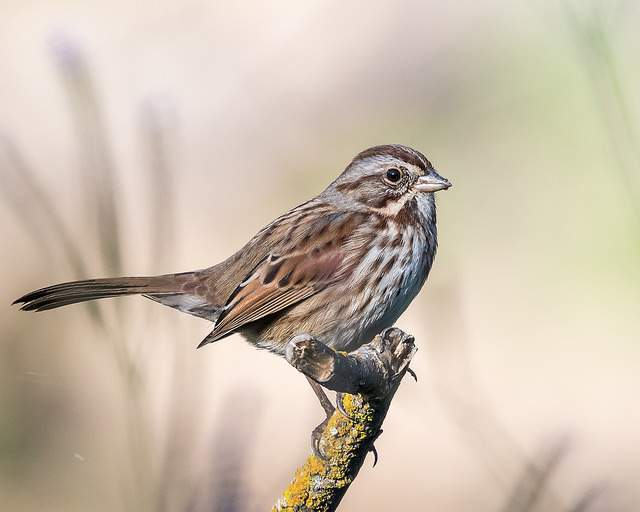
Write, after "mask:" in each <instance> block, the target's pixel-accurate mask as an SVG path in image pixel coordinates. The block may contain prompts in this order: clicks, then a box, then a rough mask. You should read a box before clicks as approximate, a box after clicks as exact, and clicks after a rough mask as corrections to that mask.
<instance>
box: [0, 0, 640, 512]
mask: <svg viewBox="0 0 640 512" xmlns="http://www.w3.org/2000/svg"><path fill="white" fill-rule="evenodd" d="M639 18H640V12H639V11H638V8H637V7H636V6H635V5H634V3H633V2H604V1H602V2H597V1H590V2H569V1H567V2H544V1H542V2H533V1H529V2H527V1H524V0H523V1H516V2H508V1H501V0H494V1H489V0H485V1H481V2H473V1H467V0H454V1H450V2H446V4H445V3H444V2H437V1H435V0H431V1H426V2H418V1H409V0H404V1H402V0H401V1H397V0H394V1H381V2H365V1H352V2H338V1H322V2H320V1H315V0H311V1H305V2H298V1H286V0H285V1H276V2H250V1H241V2H235V3H233V5H232V3H231V2H217V1H206V2H205V1H201V0H186V1H182V2H178V1H174V0H166V1H163V2H150V1H147V0H142V1H138V2H135V3H132V2H124V1H118V0H116V1H111V2H97V1H92V2H87V1H71V0H68V1H63V0H54V1H49V2H43V1H36V0H21V1H20V2H18V1H11V0H5V1H3V2H2V3H1V4H0V83H1V84H2V94H0V136H1V137H2V140H3V142H2V150H1V151H0V172H1V173H2V182H0V186H2V189H3V190H2V194H1V195H0V218H2V223H1V226H2V227H1V230H2V231H1V235H2V236H1V238H2V244H1V245H2V249H1V250H0V269H1V271H2V276H1V279H2V283H3V286H2V287H1V289H0V304H2V305H3V306H2V307H1V308H0V325H1V326H2V327H1V331H0V332H1V339H0V383H1V384H0V496H2V502H3V505H2V507H1V508H3V509H5V508H6V510H20V511H22V510H24V511H27V510H39V511H47V512H49V511H63V510H64V511H67V510H91V511H103V510H104V511H107V510H109V511H111V510H136V511H138V510H162V509H164V510H187V509H188V507H187V503H191V504H192V505H193V508H192V509H191V510H212V509H213V510H223V509H224V505H225V503H226V504H231V505H233V504H235V505H234V506H235V507H236V509H238V510H265V509H268V507H270V506H271V505H272V504H273V503H274V502H275V500H276V498H277V497H278V496H279V494H280V492H281V491H282V490H283V489H284V487H285V486H286V485H287V483H288V482H289V480H290V479H291V477H292V475H293V472H294V470H295V468H296V467H297V466H298V465H299V464H300V463H301V462H302V460H303V458H304V457H305V456H306V454H307V453H308V450H309V434H310V432H311V430H312V428H313V427H314V426H315V425H316V424H317V423H318V422H319V421H320V420H321V419H322V411H321V410H320V408H319V407H318V406H317V404H316V402H315V398H314V397H313V395H312V393H311V390H310V389H309V388H308V386H307V385H306V383H305V382H304V379H303V378H302V377H301V376H300V375H298V374H297V373H296V372H295V371H294V370H293V369H291V368H290V367H288V365H287V364H286V363H285V362H284V361H282V360H280V359H278V358H276V357H274V356H272V355H270V354H268V353H265V352H258V351H256V350H254V349H253V348H252V347H250V346H248V345H247V344H245V343H244V342H243V341H241V339H240V338H237V337H232V338H230V339H227V340H224V341H222V342H220V343H216V344H214V345H213V346H207V347H206V348H205V349H203V350H199V351H196V350H195V346H196V345H197V344H198V343H199V342H200V340H201V339H202V338H203V337H204V336H205V335H206V334H207V332H208V325H207V324H206V322H203V321H201V320H198V319H195V318H187V317H184V316H182V315H180V314H178V313H176V312H174V311H171V310H169V309H166V308H162V307H160V306H159V305H155V304H152V303H150V302H147V301H144V300H142V299H139V298H131V299H122V300H120V301H116V302H117V304H114V303H113V301H112V302H111V303H108V304H104V305H102V306H101V311H102V312H103V313H102V315H103V317H102V318H104V319H105V324H104V325H105V326H104V327H100V326H99V325H97V323H96V321H95V320H92V317H91V316H90V314H88V311H89V310H88V309H87V308H86V307H83V306H75V307H70V308H66V309H63V310H58V311H55V312H49V313H43V314H38V315H33V314H26V313H21V312H19V311H18V309H17V308H16V307H9V304H10V303H11V301H12V300H14V299H15V298H16V297H18V296H19V295H21V294H23V293H25V292H27V291H29V290H31V289H34V288H37V287H40V286H44V285H47V284H53V283H55V282H60V281H64V280H70V279H73V278H75V277H76V273H75V270H74V266H73V265H72V264H70V262H69V258H68V257H67V256H65V253H64V250H63V249H62V248H61V245H60V243H59V240H60V236H59V233H58V232H57V231H55V229H54V228H53V227H52V223H51V220H52V218H53V216H52V214H51V212H48V213H43V210H42V206H43V204H44V203H46V202H47V201H49V202H50V204H51V207H52V208H53V211H55V212H56V215H59V218H60V219H61V222H62V224H63V225H64V226H65V228H64V229H65V230H66V231H67V233H68V235H69V238H70V239H71V240H72V241H73V246H74V247H75V249H76V250H77V251H78V252H79V253H80V254H82V255H83V257H84V262H85V265H86V267H87V272H88V274H89V275H92V276H102V275H111V271H110V269H109V268H108V266H107V265H105V263H104V261H103V258H102V256H101V253H100V249H99V245H98V243H97V238H98V236H99V233H98V230H97V229H96V223H95V214H94V210H95V208H94V206H95V205H94V204H93V202H92V199H91V197H90V195H89V192H88V188H87V184H88V183H89V184H90V183H91V182H92V180H93V179H94V178H95V179H97V178H96V176H97V173H95V174H94V171H95V170H96V168H97V167H96V165H95V160H94V161H92V160H90V158H91V157H92V155H95V152H92V150H91V147H90V146H88V141H91V140H96V139H97V140H106V147H107V149H108V152H107V155H108V156H107V158H106V159H105V158H104V157H103V158H102V159H98V160H99V162H101V163H102V164H104V162H105V161H109V162H111V164H112V167H111V168H112V170H113V174H114V183H115V185H114V189H115V201H116V205H117V207H116V212H117V219H118V221H119V223H120V229H121V232H120V234H119V235H118V239H119V241H120V243H121V247H122V249H120V250H119V251H120V253H119V254H120V256H121V258H122V272H123V273H126V274H149V273H160V272H173V271H181V270H191V269H195V268H201V267H206V266H209V265H211V264H213V263H215V262H217V261H219V260H221V259H223V258H224V257H226V256H228V255H229V254H230V253H231V252H232V251H234V250H235V249H237V248H238V247H240V246H241V245H242V244H243V243H244V242H245V241H246V240H247V239H248V238H249V237H250V236H252V235H253V234H254V233H255V231H257V230H258V229H259V228H260V227H262V226H263V225H265V224H266V223H267V222H269V221H270V220H271V219H273V218H274V217H275V216H277V215H278V214H280V213H282V212H283V211H285V210H286V209H288V208H290V207H292V206H294V205H296V204H298V203H300V202H302V201H304V200H305V199H307V198H308V197H310V196H312V195H314V194H316V193H318V192H320V191H321V190H322V188H323V187H324V186H326V185H327V184H328V183H329V182H330V181H331V180H332V179H333V178H334V177H335V176H336V175H337V174H338V173H339V172H340V171H341V170H342V169H343V168H344V166H345V165H346V164H347V163H348V162H349V160H350V159H351V158H352V157H353V156H354V155H355V154H356V153H357V152H359V151H360V150H362V149H364V148H366V147H368V146H371V145H374V144H379V143H387V142H398V143H403V144H407V145H411V146H413V147H415V148H416V149H419V150H421V151H423V152H424V153H425V154H426V155H427V157H428V158H430V160H431V161H432V162H433V163H434V165H435V166H436V168H437V169H438V170H439V171H440V173H441V174H442V175H444V176H446V177H447V178H448V179H450V180H451V181H452V183H453V184H454V187H453V188H452V189H450V190H449V191H447V192H445V193H441V194H439V195H438V204H439V231H440V249H439V254H438V257H437V260H436V264H435V266H434V269H433V271H432V275H431V277H430V279H429V282H428V283H427V286H426V288H425V290H424V291H423V292H422V293H421V295H420V296H419V297H418V299H416V301H415V302H414V303H413V305H412V306H411V308H410V309H409V311H408V312H407V313H406V314H405V315H404V316H403V318H401V320H400V321H399V326H400V327H402V328H403V329H405V330H407V331H409V332H411V333H413V334H414V335H415V336H416V338H417V343H418V346H419V352H418V354H417V355H416V358H415V360H414V363H413V364H412V367H413V368H414V369H415V371H416V372H417V374H418V376H419V380H418V383H417V384H416V383H414V382H413V381H410V380H407V381H406V382H404V383H403V384H402V386H401V388H400V391H399V392H398V395H397V397H396V399H395V401H394V403H393V406H392V408H391V410H390V413H389V416H388V418H387V421H386V423H385V429H384V434H383V435H382V437H381V438H380V439H379V441H378V442H377V445H376V446H377V449H378V452H379V454H380V461H379V463H378V465H377V467H376V468H375V469H372V468H371V467H370V466H371V464H370V463H367V464H366V465H365V467H364V468H363V470H362V472H361V474H360V476H359V478H358V480H357V481H356V482H355V484H354V485H353V486H352V488H351V489H350V491H349V492H348V494H347V496H346V498H345V499H344V502H343V504H342V506H341V510H345V511H348V510H353V511H356V510H371V511H377V510H401V509H404V508H406V509H410V510H443V511H453V512H455V511H468V510H474V511H479V512H482V511H499V510H522V508H518V507H517V506H515V508H514V507H512V508H509V506H508V505H507V503H508V501H509V497H510V496H512V495H513V494H514V493H515V494H517V495H518V496H520V497H521V496H522V494H521V493H520V492H519V491H517V489H518V487H517V485H518V482H520V483H522V480H521V479H522V476H523V472H524V471H525V468H526V467H527V464H529V463H535V464H539V465H541V466H544V464H545V461H546V462H548V459H549V457H550V456H552V455H553V454H554V453H556V452H557V449H558V447H559V446H560V447H564V449H565V451H564V452H562V454H561V455H562V456H561V457H560V460H559V463H558V465H557V466H556V467H554V471H553V473H552V474H551V475H550V477H549V482H548V485H545V486H544V488H543V490H542V491H541V493H540V499H541V500H542V501H543V502H544V503H546V506H547V508H545V510H569V509H571V507H572V506H573V505H575V504H576V502H577V501H578V500H579V499H580V498H581V497H582V496H583V495H584V494H585V493H586V492H588V491H589V490H592V489H593V488H597V489H600V490H601V491H602V492H600V493H599V494H598V495H597V497H596V498H595V499H594V500H593V501H592V502H591V505H592V506H593V509H592V510H624V511H627V510H629V511H631V510H637V509H638V508H639V507H640V490H639V488H638V482H640V458H639V457H638V454H639V453H640V434H639V432H640V370H639V367H640V265H639V262H640V235H639V232H640V231H639V229H640V228H639V218H638V211H640V203H639V201H638V198H639V197H640V179H639V174H640V170H639V169H638V161H639V158H638V144H639V142H638V138H637V136H636V137H635V138H634V137H629V131H628V128H629V126H631V127H632V129H633V130H635V133H636V134H637V133H638V132H637V130H638V112H640V105H639V103H638V99H639V96H638V94H637V91H638V90H640V74H639V71H638V70H639V69H640V66H638V52H637V50H638V47H639V45H640V19H639ZM581 27H582V29H584V28H585V27H587V28H588V30H586V29H585V30H586V32H585V33H581ZM585 34H586V35H585ZM598 34H603V35H604V40H605V41H606V42H607V44H608V45H609V46H608V48H609V49H610V50H611V54H610V58H602V55H603V52H602V50H598V48H600V49H601V48H602V47H599V46H597V44H598V43H599V41H601V39H599V38H598ZM589 41H590V42H591V43H589ZM594 48H595V49H594ZM74 54H78V55H81V56H83V57H82V58H83V59H85V60H84V62H85V63H86V64H87V66H88V69H89V77H90V78H89V80H90V82H91V83H92V84H93V91H94V93H95V99H96V100H95V101H96V105H97V106H98V107H99V110H100V112H101V114H100V115H101V120H102V129H103V130H104V137H105V139H101V138H100V137H98V133H99V131H98V129H96V128H95V126H93V127H91V126H90V125H87V124H86V123H85V124H82V125H80V126H81V128H80V133H79V132H78V129H77V127H78V125H77V123H76V122H75V121H74V119H75V118H74V114H73V112H77V111H78V108H79V107H82V105H81V104H80V101H79V96H78V93H77V92H76V93H73V92H71V90H70V87H69V84H70V83H74V82H73V81H71V82H70V81H69V80H70V79H69V76H70V75H69V71H68V68H65V65H69V62H70V61H69V59H70V58H72V57H73V55H74ZM65 59H66V60H65ZM65 63H66V64H65ZM609 64H611V65H612V66H613V69H614V70H615V73H616V76H617V78H618V80H619V86H620V87H619V94H620V95H619V96H617V97H616V95H615V92H616V86H615V84H614V85H613V86H612V82H611V81H610V76H611V75H610V74H609V73H610V70H611V69H612V68H610V67H608V65H609ZM65 69H67V71H65ZM83 80H84V79H83ZM82 83H83V84H84V86H85V87H86V86H87V82H86V81H85V82H82ZM65 84H66V85H65ZM620 98H622V100H623V102H624V104H622V107H620V105H621V104H620V103H619V102H618V100H620ZM85 107H86V105H85ZM80 111H81V112H83V111H84V110H80ZM150 134H151V135H153V134H155V135H157V136H161V137H162V138H163V140H165V145H164V146H163V147H164V150H165V151H166V154H167V155H168V156H167V157H166V158H165V159H164V160H161V161H163V162H164V163H165V164H166V165H167V166H168V168H169V173H170V174H169V177H168V180H169V184H170V186H169V190H167V189H166V188H163V187H162V186H157V185H158V184H159V183H160V184H161V179H160V178H159V177H158V175H157V174H155V175H154V174H153V172H152V171H154V170H155V171H156V172H157V171H158V164H157V163H156V164H153V161H154V158H153V156H154V155H155V156H156V157H158V155H159V152H158V148H157V147H156V148H155V149H154V148H153V147H150V144H149V140H150V139H149V138H150ZM11 148H13V149H11ZM634 151H635V154H634ZM150 155H151V156H150ZM18 158H19V159H22V160H23V161H24V162H23V164H24V165H26V166H28V169H29V171H28V172H30V173H31V174H30V175H32V177H33V179H34V180H35V181H36V183H38V184H39V186H40V187H41V188H42V190H43V191H44V195H45V196H46V197H47V198H48V199H47V201H44V202H43V200H42V198H39V197H37V196H36V195H34V193H33V189H32V188H29V187H28V186H27V185H25V182H24V177H25V176H26V175H27V174H25V173H26V172H27V171H25V168H24V167H23V168H20V167H19V165H18V161H17V159H18ZM87 178H88V179H87ZM154 184H155V185H156V186H154ZM163 193H165V194H166V196H162V197H164V199H161V202H162V205H163V206H162V207H161V208H160V209H159V210H158V209H156V210H154V204H155V203H154V202H153V197H156V196H154V194H163ZM56 218H57V217H56ZM158 225H159V226H160V227H161V230H162V232H163V236H161V237H160V238H155V239H154V229H155V228H156V227H158ZM154 240H156V242H154ZM154 243H157V244H158V245H157V247H160V248H161V249H160V250H154ZM114 250H116V248H114ZM132 368H133V370H132ZM550 454H551V455H550ZM371 461H372V459H371ZM529 483H530V482H529ZM234 493H235V494H234ZM231 505H229V506H230V507H231ZM226 510H233V507H231V508H227V509H226Z"/></svg>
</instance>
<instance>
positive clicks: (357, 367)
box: [272, 328, 417, 512]
mask: <svg viewBox="0 0 640 512" xmlns="http://www.w3.org/2000/svg"><path fill="white" fill-rule="evenodd" d="M416 350H417V349H416V347H415V345H414V338H413V336H410V335H407V334H405V333H404V332H402V331H401V330H400V329H396V328H390V329H386V330H385V331H383V332H382V333H381V334H379V335H378V336H376V337H375V339H374V340H373V341H372V342H371V343H368V344H367V345H364V346H362V347H360V348H359V349H358V350H356V351H354V352H351V353H349V354H345V353H341V352H336V351H334V350H333V349H331V348H330V347H327V346H326V345H324V344H323V343H321V342H320V341H318V340H316V339H315V338H313V337H312V336H309V335H307V334H301V335H297V336H294V337H293V338H292V339H291V340H290V342H289V345H288V346H287V349H286V355H285V356H286V358H287V361H289V363H290V364H291V365H292V366H294V367H295V368H297V369H298V370H300V371H301V372H302V373H304V374H305V375H306V376H308V377H310V378H312V379H313V380H315V381H316V382H318V383H320V384H322V385H323V386H325V387H327V388H329V389H333V390H335V391H337V392H338V400H339V401H340V402H341V404H342V407H341V408H342V409H343V412H344V413H345V414H346V415H347V416H345V414H343V412H340V411H339V410H336V411H335V412H334V413H333V416H331V418H329V420H328V422H327V424H326V426H325V428H324V430H323V432H322V434H321V437H320V441H319V443H318V450H319V451H320V452H321V455H320V454H313V453H312V454H311V455H309V457H308V459H307V460H306V462H305V463H304V465H303V466H302V467H301V468H299V469H298V471H297V472H296V475H295V477H294V479H293V481H292V482H291V484H290V485H289V487H288V488H287V489H286V490H285V491H284V493H283V494H282V496H281V497H280V498H279V499H278V501H277V503H276V505H275V506H274V507H273V511H295V512H303V511H313V512H330V511H333V510H335V509H336V508H337V506H338V504H339V503H340V500H341V499H342V497H343V496H344V494H345V492H346V491H347V489H348V487H349V485H350V484H351V482H353V480H354V479H355V477H356V476H357V474H358V471H359V470H360V468H361V467H362V464H363V462H364V459H365V457H366V455H367V453H368V452H369V451H371V450H372V449H373V442H374V441H375V440H376V438H377V437H378V436H379V435H380V433H381V432H382V430H381V426H382V422H383V421H384V418H385V416H386V414H387V411H388V409H389V405H390V404H391V399H392V398H393V396H394V394H395V392H396V390H397V389H398V386H399V385H400V381H401V380H402V377H404V375H405V373H406V372H407V369H408V367H409V362H410V361H411V358H412V357H413V355H414V354H415V352H416ZM273 511H272V512H273Z"/></svg>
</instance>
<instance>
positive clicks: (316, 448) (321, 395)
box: [307, 377, 336, 459]
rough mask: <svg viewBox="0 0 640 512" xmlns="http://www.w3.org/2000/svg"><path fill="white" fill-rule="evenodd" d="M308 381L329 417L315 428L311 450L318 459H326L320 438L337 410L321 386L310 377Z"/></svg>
mask: <svg viewBox="0 0 640 512" xmlns="http://www.w3.org/2000/svg"><path fill="white" fill-rule="evenodd" d="M307 380H308V381H309V384H311V389H313V392H314V393H315V394H316V396H317V397H318V400H319V401H320V405H321V406H322V408H323V409H324V412H325V414H326V415H327V417H326V418H325V419H324V420H323V421H322V423H320V425H318V426H317V427H316V428H314V429H313V432H312V433H311V449H312V450H313V454H314V455H315V456H316V457H319V458H321V459H324V458H325V457H324V455H323V454H322V453H321V452H320V437H321V436H322V431H323V430H324V428H325V427H326V426H327V423H329V418H331V416H333V413H334V412H335V410H336V408H335V407H334V406H333V404H332V403H331V401H330V400H329V398H328V397H327V395H326V393H325V392H324V390H323V389H322V386H321V385H320V384H318V383H317V382H316V381H315V380H313V379H311V378H309V377H307Z"/></svg>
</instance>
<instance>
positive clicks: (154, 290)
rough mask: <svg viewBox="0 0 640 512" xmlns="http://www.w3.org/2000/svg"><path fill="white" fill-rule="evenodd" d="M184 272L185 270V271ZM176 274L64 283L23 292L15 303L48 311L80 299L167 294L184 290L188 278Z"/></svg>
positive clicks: (24, 307) (25, 308) (28, 308)
mask: <svg viewBox="0 0 640 512" xmlns="http://www.w3.org/2000/svg"><path fill="white" fill-rule="evenodd" d="M182 276H184V274H182ZM176 277H177V276H176V275H166V276H156V277H116V278H104V279H88V280H86V281H73V282H70V283H61V284H56V285H53V286H48V287H46V288H41V289H39V290H35V291H33V292H31V293H27V294H26V295H23V296H22V297H20V298H19V299H17V300H16V301H14V302H13V303H14V304H22V306H21V307H20V309H21V310H24V311H45V310H47V309H54V308H59V307H61V306H67V305H69V304H75V303H77V302H84V301H88V300H96V299H105V298H107V297H118V296H121V295H135V294H144V295H164V294H179V293H183V292H182V289H181V286H182V284H183V282H184V280H183V279H182V280H179V279H176Z"/></svg>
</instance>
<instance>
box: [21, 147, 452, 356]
mask: <svg viewBox="0 0 640 512" xmlns="http://www.w3.org/2000/svg"><path fill="white" fill-rule="evenodd" d="M450 186H451V184H450V183H449V182H448V181H447V180H446V179H445V178H443V177H441V176H440V175H439V174H438V173H437V172H436V171H435V170H434V169H433V167H432V165H431V163H430V162H429V161H428V160H427V159H426V158H425V157H424V156H423V155H422V154H420V153H419V152H418V151H415V150H413V149H411V148H408V147H405V146H400V145H384V146H376V147H373V148H370V149H367V150H365V151H363V152H362V153H360V154H359V155H357V156H356V157H355V158H354V159H353V161H352V162H351V163H350V164H349V166H348V167H347V168H346V169H345V171H344V172H343V173H342V174H341V175H340V176H339V177H338V178H337V179H336V180H335V181H334V182H333V183H331V184H330V185H329V186H328V187H327V189H326V190H325V191H324V192H322V193H321V194H320V195H318V196H316V197H314V198H313V199H310V200H309V201H307V202H305V203H302V204H301V205H300V206H297V207H296V208H293V209H292V210H290V211H288V212H287V213H285V214H284V215H282V216H280V217H279V218H277V219H276V220H274V221H273V222H272V223H271V224H269V225H268V226H266V227H265V228H264V229H262V230H261V231H260V232H258V234H256V235H255V236H254V237H253V238H252V239H251V240H250V241H249V242H248V243H247V244H246V245H245V246H244V247H243V248H242V249H240V250H239V251H238V252H236V253H235V254H234V255H233V256H231V257H230V258H228V259H226V260H225V261H223V262H222V263H219V264H217V265H214V266H213V267H209V268H206V269H204V270H197V271H194V272H185V273H180V274H168V275H161V276H155V277H117V278H105V279H91V280H86V281H75V282H70V283H62V284H58V285H54V286H50V287H47V288H42V289H40V290H36V291H34V292H31V293H28V294H26V295H24V296H23V297H21V298H19V299H17V300H16V301H15V302H14V304H15V303H22V307H21V309H23V310H28V311H31V310H33V311H43V310H47V309H53V308H57V307H60V306H66V305H68V304H73V303H76V302H81V301H87V300H94V299H102V298H106V297H115V296H118V295H132V294H142V295H144V296H145V297H148V298H150V299H153V300H155V301H157V302H160V303H162V304H165V305H167V306H171V307H173V308H176V309H178V310H180V311H183V312H185V313H190V314H192V315H195V316H198V317H201V318H205V319H207V320H210V321H212V322H213V323H214V327H213V331H212V332H211V333H210V334H209V335H208V336H207V337H206V338H205V339H204V340H203V341H202V343H200V345H199V346H202V345H205V344H207V343H211V342H213V341H217V340H219V339H221V338H224V337H226V336H229V335H230V334H233V333H240V334H242V335H243V336H244V337H245V338H246V339H247V340H248V341H250V342H251V343H254V344H256V345H257V346H258V347H260V348H265V349H268V350H270V351H272V352H275V353H277V354H280V355H282V354H283V353H284V349H285V346H286V344H287V341H288V340H289V338H290V337H291V336H292V335H294V334H298V333H309V334H311V335H313V336H315V337H316V338H318V339H319V340H321V341H322V342H324V343H325V344H327V345H330V346H332V347H334V348H336V349H338V350H346V351H351V350H353V349H355V348H357V347H359V346H360V345H362V344H364V343H368V342H369V341H371V340H372V339H373V337H374V336H375V335H376V334H377V333H379V332H380V331H382V330H383V329H384V328H386V327H389V326H391V325H392V324H393V323H394V322H395V321H396V320H397V319H398V317H399V316H400V315H401V314H402V312H403V311H404V310H405V309H406V308H407V306H408V305H409V303H410V302H411V301H412V300H413V298H414V297H415V296H416V294H417V293H418V291H419V290H420V288H421V287H422V285H423V284H424V282H425V280H426V279H427V275H428V273H429V270H430V268H431V264H432V262H433V258H434V255H435V252H436V245H437V243H436V210H435V203H434V197H433V192H435V191H437V190H442V189H447V188H449V187H450Z"/></svg>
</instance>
